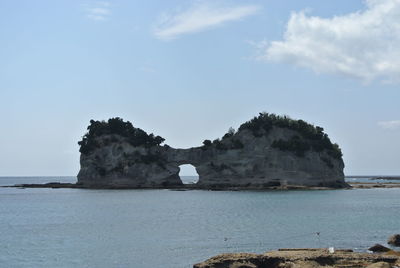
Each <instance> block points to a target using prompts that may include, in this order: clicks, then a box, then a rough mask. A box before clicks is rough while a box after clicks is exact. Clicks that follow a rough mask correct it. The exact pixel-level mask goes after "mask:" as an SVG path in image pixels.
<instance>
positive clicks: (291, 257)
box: [193, 249, 400, 268]
mask: <svg viewBox="0 0 400 268" xmlns="http://www.w3.org/2000/svg"><path fill="white" fill-rule="evenodd" d="M399 265H400V254H399V252H395V251H390V252H388V253H385V254H372V253H355V252H352V250H336V251H335V252H334V253H329V251H328V250H327V249H280V250H278V251H271V252H267V253H264V254H250V253H233V254H221V255H218V256H215V257H212V258H211V259H208V260H206V261H205V262H202V263H198V264H195V265H194V266H193V268H303V267H307V268H319V267H324V268H330V267H346V268H361V267H370V268H379V267H381V268H394V267H398V266H399Z"/></svg>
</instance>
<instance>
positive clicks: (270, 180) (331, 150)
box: [78, 113, 348, 190]
mask: <svg viewBox="0 0 400 268" xmlns="http://www.w3.org/2000/svg"><path fill="white" fill-rule="evenodd" d="M87 130H88V131H87V133H86V134H85V135H84V136H83V137H82V140H81V141H80V142H79V145H80V153H81V156H80V165H81V168H80V171H79V174H78V185H80V187H84V188H117V189H119V188H180V187H182V188H183V187H190V188H196V189H214V190H225V189H227V190H229V189H276V188H278V189H290V188H303V187H304V188H313V187H317V188H321V187H323V188H344V187H348V185H347V184H346V183H345V181H344V174H343V168H344V163H343V159H342V152H341V150H340V148H339V146H338V145H337V144H334V143H332V142H331V141H330V139H329V137H328V135H327V134H326V133H324V130H323V128H321V127H318V126H314V125H311V124H309V123H307V122H305V121H303V120H294V119H291V118H289V117H287V116H278V115H275V114H269V113H260V114H259V115H258V116H256V117H254V118H253V119H251V120H249V121H248V122H245V123H243V124H242V125H241V126H240V127H239V128H238V130H237V131H235V130H234V129H232V128H231V129H230V130H229V131H228V133H226V134H225V135H224V136H223V137H222V138H220V139H215V140H213V141H211V140H204V141H203V145H202V146H199V147H193V148H188V149H176V148H172V147H170V146H168V145H166V144H163V143H164V141H165V140H164V138H162V137H160V136H156V135H154V134H148V133H146V132H145V131H144V130H142V129H140V128H136V127H134V126H133V125H132V123H130V122H129V121H124V120H122V119H121V118H118V117H117V118H111V119H109V120H108V121H95V120H91V121H90V125H89V126H88V128H87ZM183 164H191V165H193V166H194V167H195V168H196V171H197V173H198V174H199V181H198V182H197V183H196V184H195V185H191V186H184V185H183V183H182V181H181V180H180V177H179V171H180V168H179V166H180V165H183Z"/></svg>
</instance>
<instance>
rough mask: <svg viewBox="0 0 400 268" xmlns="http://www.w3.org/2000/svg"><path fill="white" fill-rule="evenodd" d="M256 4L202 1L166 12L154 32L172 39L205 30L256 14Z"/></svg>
mask: <svg viewBox="0 0 400 268" xmlns="http://www.w3.org/2000/svg"><path fill="white" fill-rule="evenodd" d="M259 9H260V8H259V7H258V6H254V5H241V6H233V7H221V6H215V5H212V4H207V3H201V4H197V5H195V6H192V7H191V8H189V9H187V10H184V11H182V12H178V13H175V14H164V16H163V18H162V19H161V22H160V23H159V24H158V25H157V27H156V29H155V31H154V34H155V36H156V37H157V38H158V39H162V40H170V39H174V38H177V37H179V36H181V35H184V34H189V33H194V32H199V31H204V30H206V29H209V28H212V27H215V26H218V25H221V24H223V23H225V22H229V21H235V20H239V19H241V18H244V17H247V16H250V15H253V14H255V13H256V12H257V11H258V10H259Z"/></svg>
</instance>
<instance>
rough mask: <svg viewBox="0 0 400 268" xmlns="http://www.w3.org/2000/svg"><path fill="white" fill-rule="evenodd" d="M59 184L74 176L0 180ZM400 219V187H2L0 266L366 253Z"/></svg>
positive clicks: (137, 264) (149, 264)
mask: <svg viewBox="0 0 400 268" xmlns="http://www.w3.org/2000/svg"><path fill="white" fill-rule="evenodd" d="M358 179H361V181H362V180H366V179H368V178H358ZM185 180H186V181H187V182H190V181H194V180H195V178H193V177H186V178H185ZM54 181H59V182H75V181H76V177H0V185H2V186H4V185H14V184H21V183H45V182H54ZM399 215H400V189H399V188H397V189H396V188H393V189H381V188H377V189H353V190H319V191H317V190H308V191H306V190H297V191H204V190H203V191H200V190H191V191H177V190H85V189H33V188H31V189H27V188H26V189H22V188H0V239H1V243H0V248H1V249H0V267H10V268H13V267H32V268H33V267H35V268H36V267H42V268H43V267H49V268H50V267H51V268H54V267H96V268H102V267H104V268H112V267H121V268H125V267H127V268H129V267H131V268H189V267H192V266H193V264H195V263H198V262H201V261H204V260H206V259H208V258H210V257H212V256H215V255H217V254H220V253H231V252H253V253H262V252H265V251H270V250H275V249H279V248H304V247H335V248H346V249H353V250H355V251H362V252H363V251H366V250H367V248H368V247H370V246H372V245H374V244H375V243H382V244H385V243H386V240H387V238H388V237H389V236H390V235H392V234H395V233H400V216H399Z"/></svg>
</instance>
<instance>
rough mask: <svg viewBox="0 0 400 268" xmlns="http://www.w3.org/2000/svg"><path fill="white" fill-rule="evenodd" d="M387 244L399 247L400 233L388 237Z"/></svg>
mask: <svg viewBox="0 0 400 268" xmlns="http://www.w3.org/2000/svg"><path fill="white" fill-rule="evenodd" d="M388 244H389V245H392V246H395V247H400V234H395V235H392V236H391V237H389V240H388Z"/></svg>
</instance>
